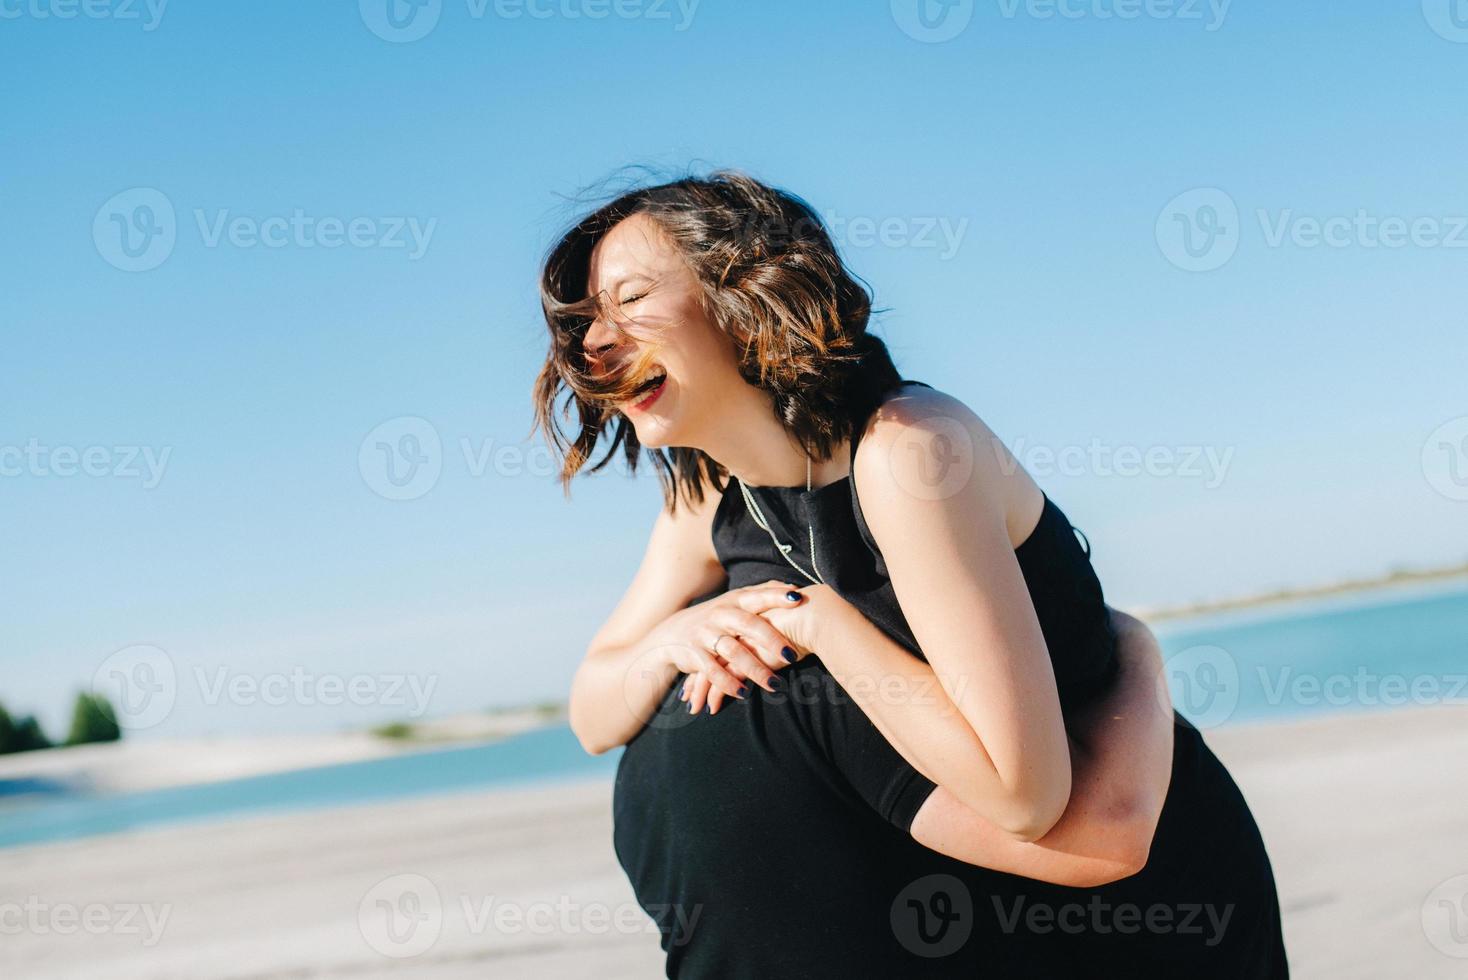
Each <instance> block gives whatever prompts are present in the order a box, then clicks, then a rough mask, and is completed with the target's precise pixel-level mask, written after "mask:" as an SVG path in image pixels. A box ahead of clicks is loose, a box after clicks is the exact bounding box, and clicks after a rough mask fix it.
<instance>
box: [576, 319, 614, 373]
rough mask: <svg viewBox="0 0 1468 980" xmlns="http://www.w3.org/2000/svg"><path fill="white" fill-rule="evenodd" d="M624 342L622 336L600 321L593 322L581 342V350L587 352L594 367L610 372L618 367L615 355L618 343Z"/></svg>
mask: <svg viewBox="0 0 1468 980" xmlns="http://www.w3.org/2000/svg"><path fill="white" fill-rule="evenodd" d="M621 340H622V337H621V335H620V334H619V333H618V332H617V331H616V330H614V329H613V328H612V327H610V326H608V325H607V324H606V323H605V322H604V321H602V320H600V319H596V320H593V321H592V322H591V326H590V327H589V328H588V329H587V331H586V336H585V337H583V338H582V340H581V349H582V350H583V351H585V352H586V356H587V358H588V360H590V361H592V363H593V365H594V366H595V367H597V368H601V369H604V370H607V371H610V370H611V369H612V368H613V367H615V366H616V358H615V357H614V356H613V353H614V352H615V351H616V348H617V345H618V343H620V342H621Z"/></svg>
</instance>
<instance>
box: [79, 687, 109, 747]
mask: <svg viewBox="0 0 1468 980" xmlns="http://www.w3.org/2000/svg"><path fill="white" fill-rule="evenodd" d="M120 738H122V729H120V728H118V726H117V713H116V712H115V711H113V709H112V703H111V702H110V701H108V700H107V699H106V698H105V697H103V696H102V695H100V694H88V693H87V692H86V691H83V692H81V693H80V694H78V695H77V696H76V707H74V708H73V709H72V712H71V730H70V731H69V732H67V735H66V744H67V745H85V744H87V743H88V742H115V741H117V740H118V739H120Z"/></svg>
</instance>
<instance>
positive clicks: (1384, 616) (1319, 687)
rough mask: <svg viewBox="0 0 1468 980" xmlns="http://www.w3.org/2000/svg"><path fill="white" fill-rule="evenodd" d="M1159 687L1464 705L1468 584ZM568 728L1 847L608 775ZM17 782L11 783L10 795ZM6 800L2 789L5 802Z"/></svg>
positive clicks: (1323, 621) (1233, 698)
mask: <svg viewBox="0 0 1468 980" xmlns="http://www.w3.org/2000/svg"><path fill="white" fill-rule="evenodd" d="M1157 633H1158V636H1159V638H1160V639H1161V641H1162V645H1163V650H1164V654H1165V656H1166V658H1167V675H1168V686H1169V689H1170V690H1171V692H1172V696H1173V700H1174V703H1175V704H1176V705H1177V707H1178V710H1179V711H1181V712H1182V713H1183V714H1184V715H1186V716H1187V717H1188V718H1189V719H1190V720H1192V721H1193V722H1194V724H1196V725H1198V727H1200V728H1203V729H1205V730H1206V729H1208V728H1212V727H1217V726H1220V725H1234V724H1240V723H1247V722H1256V721H1263V720H1267V719H1287V718H1296V717H1302V716H1308V715H1312V714H1320V713H1327V712H1341V711H1367V710H1391V709H1396V708H1402V707H1407V706H1411V705H1417V704H1441V703H1468V586H1465V585H1464V584H1463V583H1455V584H1451V585H1448V586H1444V587H1435V588H1431V589H1416V590H1413V591H1410V592H1404V591H1399V590H1382V591H1380V592H1374V593H1366V594H1360V595H1353V596H1348V597H1338V598H1333V599H1330V600H1319V601H1313V602H1309V603H1299V604H1292V605H1279V606H1268V607H1259V608H1256V609H1252V610H1247V611H1241V612H1234V613H1227V614H1220V615H1215V616H1210V617H1206V618H1198V619H1194V620H1188V621H1178V622H1169V623H1163V624H1160V625H1159V626H1158V627H1157ZM618 758H619V753H617V752H610V753H607V754H606V755H603V756H596V757H593V756H588V755H587V754H586V753H585V752H583V751H582V750H581V746H580V744H579V743H578V742H577V741H576V738H575V737H574V736H573V735H572V734H571V731H570V730H569V729H568V728H566V727H564V726H560V727H554V728H547V729H542V730H539V731H534V732H529V733H526V734H524V735H521V736H518V737H516V738H511V739H506V740H504V741H501V742H495V743H492V744H488V745H476V746H472V747H468V748H451V749H441V750H434V751H425V752H421V753H414V754H411V755H403V756H394V757H389V758H381V759H373V760H369V761H364V762H354V763H345V764H341V765H331V766H323V767H320V768H316V769H307V770H300V771H296V772H286V773H276V774H272V775H266V776H255V777H251V778H248V779H237V780H231V781H229V782H220V783H207V784H202V785H195V786H181V787H175V788H171V789H161V790H151V791H147V792H139V793H121V794H113V795H86V794H74V793H73V794H67V793H60V794H45V793H32V794H25V795H23V796H21V797H20V798H17V799H13V800H11V801H10V802H8V803H5V804H3V805H0V847H13V846H17V845H21V844H32V843H41V842H45V841H56V840H67V839H73V838H80V837H88V836H91V835H94V834H104V833H114V832H118V831H125V830H132V829H138V828H144V827H154V826H160V825H166V824H170V823H180V822H187V821H196V820H208V819H218V818H223V817H230V816H237V815H243V814H251V813H268V812H282V811H289V810H302V809H310V808H315V807H326V806H336V805H341V804H351V803H368V802H375V801H383V800H394V799H403V798H408V797H414V796H424V795H430V794H441V793H451V792H468V791H473V790H481V789H488V788H492V787H497V786H511V785H524V784H529V783H537V782H545V781H548V780H564V779H575V778H591V777H603V778H609V777H610V776H611V775H612V774H613V773H614V772H615V771H616V765H617V760H618ZM24 788H25V787H20V786H11V787H8V789H9V790H10V791H11V792H12V793H15V792H17V791H19V790H22V789H24ZM4 795H5V794H4V793H0V799H3V796H4Z"/></svg>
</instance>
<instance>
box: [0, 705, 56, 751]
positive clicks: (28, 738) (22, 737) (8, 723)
mask: <svg viewBox="0 0 1468 980" xmlns="http://www.w3.org/2000/svg"><path fill="white" fill-rule="evenodd" d="M0 728H3V729H4V732H3V735H6V739H4V742H3V744H0V753H28V751H31V750H34V748H50V747H51V739H48V738H47V736H46V732H43V731H41V723H40V722H37V720H35V717H34V716H32V714H26V716H25V717H22V719H19V720H15V722H12V720H10V716H9V714H7V716H6V719H4V725H3V726H0Z"/></svg>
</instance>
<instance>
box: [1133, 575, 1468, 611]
mask: <svg viewBox="0 0 1468 980" xmlns="http://www.w3.org/2000/svg"><path fill="white" fill-rule="evenodd" d="M1434 586H1442V587H1445V588H1447V590H1448V591H1452V589H1453V588H1454V587H1455V586H1468V565H1461V566H1454V567H1451V568H1438V569H1428V570H1425V571H1400V572H1393V573H1391V574H1389V575H1384V576H1381V577H1378V578H1372V579H1348V580H1346V581H1342V582H1333V583H1331V584H1329V585H1317V586H1305V587H1300V588H1290V589H1279V590H1277V591H1274V592H1263V593H1259V594H1256V595H1249V596H1239V597H1237V598H1231V599H1213V600H1205V601H1199V602H1190V603H1184V604H1182V605H1174V606H1158V607H1147V606H1139V607H1136V608H1135V609H1128V610H1125V611H1127V612H1130V613H1131V614H1132V615H1134V616H1136V617H1137V618H1138V619H1141V620H1144V621H1146V622H1147V623H1149V624H1150V623H1168V624H1171V623H1173V622H1181V621H1185V620H1193V619H1202V618H1204V617H1211V616H1215V615H1224V614H1228V613H1235V612H1248V611H1251V610H1268V609H1273V608H1275V607H1280V608H1282V609H1289V608H1291V607H1294V606H1297V605H1304V604H1308V603H1311V602H1315V601H1319V600H1331V599H1340V600H1343V601H1345V600H1350V599H1352V598H1359V597H1368V596H1371V595H1372V594H1374V593H1384V594H1390V593H1392V592H1397V591H1405V592H1410V591H1412V590H1414V589H1419V588H1421V589H1426V590H1428V591H1431V590H1432V588H1433V587H1434Z"/></svg>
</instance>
